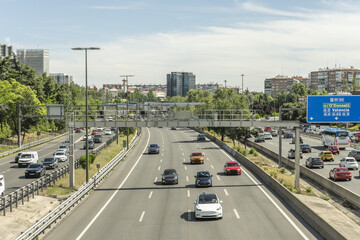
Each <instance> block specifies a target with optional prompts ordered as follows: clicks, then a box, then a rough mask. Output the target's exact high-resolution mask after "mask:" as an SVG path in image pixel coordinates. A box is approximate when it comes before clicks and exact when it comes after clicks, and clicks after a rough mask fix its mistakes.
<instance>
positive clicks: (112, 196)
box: [76, 128, 150, 240]
mask: <svg viewBox="0 0 360 240" xmlns="http://www.w3.org/2000/svg"><path fill="white" fill-rule="evenodd" d="M147 131H148V133H149V137H148V140H147V142H146V144H145V148H144V150H143V151H142V152H145V150H146V148H147V146H148V145H149V141H150V131H149V129H148V128H147ZM141 157H142V154H141V155H140V156H139V158H138V160H136V162H135V164H134V165H133V167H132V168H131V169H130V171H129V172H128V174H127V175H126V177H125V179H124V180H123V181H122V183H121V184H120V185H119V186H118V189H120V188H122V186H123V185H124V183H125V182H126V180H127V179H128V178H129V176H130V174H131V173H132V172H133V171H134V169H135V167H136V165H137V164H138V163H139V161H140V159H141ZM118 192H119V191H115V192H114V193H113V195H111V197H110V198H109V200H107V202H106V203H105V204H104V206H103V207H102V208H101V209H100V211H99V212H98V213H97V214H96V215H95V217H94V218H93V219H92V220H91V221H90V223H89V224H88V225H87V226H86V227H85V229H84V230H83V231H82V232H81V233H80V235H79V236H78V237H77V238H76V240H79V239H81V238H82V237H83V236H84V234H85V233H86V232H87V230H88V229H89V228H90V227H91V225H93V223H94V222H95V221H96V219H97V218H98V217H99V216H100V214H101V213H102V212H103V211H104V210H105V208H106V207H107V205H109V203H110V202H111V200H112V199H113V198H114V197H115V195H116V194H117V193H118Z"/></svg>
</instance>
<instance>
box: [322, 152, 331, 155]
mask: <svg viewBox="0 0 360 240" xmlns="http://www.w3.org/2000/svg"><path fill="white" fill-rule="evenodd" d="M324 155H332V153H330V152H326V153H324Z"/></svg>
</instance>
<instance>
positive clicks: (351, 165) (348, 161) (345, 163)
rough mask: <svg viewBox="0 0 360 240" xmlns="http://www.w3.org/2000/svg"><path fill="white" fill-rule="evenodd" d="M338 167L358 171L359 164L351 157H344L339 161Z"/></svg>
mask: <svg viewBox="0 0 360 240" xmlns="http://www.w3.org/2000/svg"><path fill="white" fill-rule="evenodd" d="M339 167H346V168H347V169H355V170H358V169H359V164H358V163H357V161H356V160H355V158H353V157H344V158H343V159H341V160H340V163H339Z"/></svg>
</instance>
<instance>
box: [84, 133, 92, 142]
mask: <svg viewBox="0 0 360 240" xmlns="http://www.w3.org/2000/svg"><path fill="white" fill-rule="evenodd" d="M91 138H92V137H91V135H90V134H89V135H88V140H91ZM83 140H84V141H85V140H86V135H84V136H83Z"/></svg>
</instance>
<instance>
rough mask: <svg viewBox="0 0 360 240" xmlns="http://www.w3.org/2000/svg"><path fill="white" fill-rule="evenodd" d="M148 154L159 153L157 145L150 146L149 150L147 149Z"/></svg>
mask: <svg viewBox="0 0 360 240" xmlns="http://www.w3.org/2000/svg"><path fill="white" fill-rule="evenodd" d="M148 153H149V154H150V153H157V154H159V153H160V147H159V145H157V144H150V146H149V148H148Z"/></svg>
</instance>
